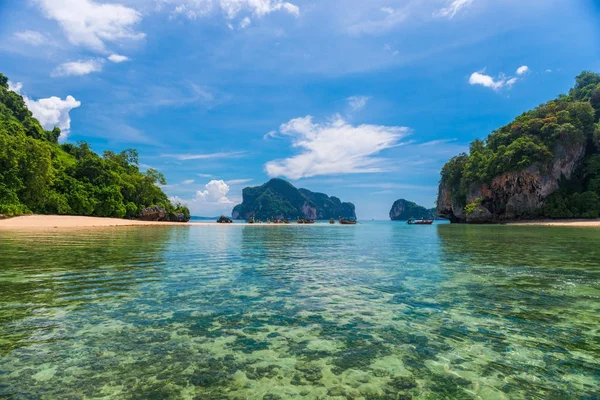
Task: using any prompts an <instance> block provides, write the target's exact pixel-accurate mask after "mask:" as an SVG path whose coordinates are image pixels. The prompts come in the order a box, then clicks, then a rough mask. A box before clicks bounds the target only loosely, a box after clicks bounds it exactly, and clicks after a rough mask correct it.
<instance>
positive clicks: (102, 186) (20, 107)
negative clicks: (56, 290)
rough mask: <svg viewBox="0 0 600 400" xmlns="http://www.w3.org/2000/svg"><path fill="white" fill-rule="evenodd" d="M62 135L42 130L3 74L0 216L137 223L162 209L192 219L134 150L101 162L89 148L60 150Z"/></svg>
mask: <svg viewBox="0 0 600 400" xmlns="http://www.w3.org/2000/svg"><path fill="white" fill-rule="evenodd" d="M59 136H60V130H59V129H58V128H54V129H53V130H52V131H46V130H44V129H43V128H42V127H41V125H40V124H39V122H38V121H37V120H36V119H35V118H34V117H33V116H32V114H31V112H30V111H29V110H28V109H27V107H26V105H25V102H24V101H23V98H22V97H21V96H20V95H19V94H17V93H15V92H13V91H11V90H9V89H8V79H7V78H6V77H5V76H4V75H2V74H0V214H3V215H6V216H13V215H20V214H28V213H38V214H64V215H88V216H98V217H116V218H123V217H127V218H134V217H137V216H138V215H139V214H140V212H141V211H142V210H143V209H144V208H145V207H149V206H161V207H163V208H165V210H166V211H167V213H170V214H171V213H183V214H184V215H186V216H189V211H188V209H187V207H183V206H180V205H177V206H174V205H172V204H171V202H170V201H169V199H168V198H167V195H166V194H165V193H164V192H163V191H162V190H161V189H160V187H158V186H157V185H164V184H166V182H165V178H164V176H163V175H162V174H161V173H160V172H158V171H156V170H153V169H149V170H148V171H146V172H145V173H142V172H140V171H139V169H138V154H137V152H136V151H135V150H133V149H129V150H125V151H123V152H121V153H119V154H116V153H113V152H110V151H106V152H104V155H103V156H102V157H101V156H99V155H98V154H96V153H94V152H93V151H92V150H91V149H90V148H89V146H88V145H87V144H86V143H79V144H78V145H74V144H70V143H65V144H62V145H61V144H59V143H58V138H59Z"/></svg>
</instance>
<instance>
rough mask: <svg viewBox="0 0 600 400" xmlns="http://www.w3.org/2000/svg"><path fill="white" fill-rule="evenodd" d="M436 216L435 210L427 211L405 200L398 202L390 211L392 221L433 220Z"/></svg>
mask: <svg viewBox="0 0 600 400" xmlns="http://www.w3.org/2000/svg"><path fill="white" fill-rule="evenodd" d="M436 216H437V213H436V211H435V209H427V208H425V207H422V206H420V205H418V204H416V203H413V202H412V201H408V200H404V199H400V200H396V201H395V202H394V204H393V205H392V209H391V210H390V219H391V220H392V221H406V220H408V219H410V218H426V219H433V218H435V217H436Z"/></svg>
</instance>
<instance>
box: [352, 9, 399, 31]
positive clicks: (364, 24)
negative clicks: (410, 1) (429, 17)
mask: <svg viewBox="0 0 600 400" xmlns="http://www.w3.org/2000/svg"><path fill="white" fill-rule="evenodd" d="M380 10H381V12H382V13H383V14H384V16H383V18H379V17H376V18H375V19H368V20H365V21H360V22H357V23H355V24H352V25H350V26H349V27H348V29H347V30H348V33H350V34H352V35H360V34H378V33H382V32H386V31H389V30H391V29H393V28H395V27H396V26H397V25H399V24H401V23H403V22H404V21H406V20H407V18H408V16H409V15H410V13H409V9H408V7H405V8H402V9H393V8H391V7H383V8H381V9H380Z"/></svg>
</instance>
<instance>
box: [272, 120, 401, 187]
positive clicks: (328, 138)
mask: <svg viewBox="0 0 600 400" xmlns="http://www.w3.org/2000/svg"><path fill="white" fill-rule="evenodd" d="M279 131H280V133H281V134H282V135H284V136H286V137H289V138H291V140H292V146H293V147H294V148H297V149H300V153H299V154H298V155H295V156H293V157H290V158H286V159H282V160H274V161H270V162H268V163H267V164H266V165H265V169H266V171H267V173H268V175H269V176H285V177H288V178H290V179H300V178H308V177H311V176H317V175H329V174H356V173H368V172H381V171H382V170H383V168H382V163H383V161H384V160H383V159H381V158H377V157H374V155H375V154H377V153H379V152H381V151H382V150H384V149H387V148H390V147H394V146H398V145H400V142H399V141H400V139H402V138H403V137H405V136H407V135H408V134H409V133H410V130H409V129H408V128H406V127H401V126H382V125H358V126H353V125H351V124H349V123H347V122H346V121H345V120H344V119H343V118H342V117H341V116H340V115H336V116H334V117H333V118H332V120H330V121H329V122H326V123H323V124H318V123H314V122H313V118H312V117H311V116H310V115H309V116H306V117H303V118H295V119H292V120H291V121H289V122H287V123H285V124H282V125H281V126H280V128H279Z"/></svg>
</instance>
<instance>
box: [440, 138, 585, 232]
mask: <svg viewBox="0 0 600 400" xmlns="http://www.w3.org/2000/svg"><path fill="white" fill-rule="evenodd" d="M585 149H586V145H585V143H579V144H577V143H576V144H572V145H566V146H563V145H561V144H559V145H557V148H556V149H555V151H554V154H555V156H554V158H553V160H552V161H551V162H549V163H548V164H545V165H540V164H534V165H532V166H530V167H528V168H524V169H522V170H519V171H514V172H506V173H503V174H501V175H498V176H496V177H494V178H493V179H492V181H491V183H489V184H487V183H482V184H471V185H470V186H469V188H468V190H467V193H466V197H465V200H466V201H460V199H457V198H453V197H452V196H451V193H452V191H453V190H456V189H455V188H452V187H451V186H450V185H448V184H445V183H443V182H442V183H441V184H440V188H439V192H438V199H437V212H438V215H439V216H440V217H442V218H448V219H449V220H450V221H451V222H459V223H463V222H467V223H488V222H503V221H511V220H516V219H531V218H536V217H540V216H542V214H543V207H544V205H545V202H546V200H547V199H548V197H549V196H550V195H551V194H552V193H554V192H555V191H556V190H558V189H559V184H560V182H561V180H569V179H571V178H572V177H573V175H574V174H575V172H576V170H577V169H578V168H579V167H580V166H581V164H582V162H583V159H584V155H585ZM469 205H471V207H470V208H469Z"/></svg>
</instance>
